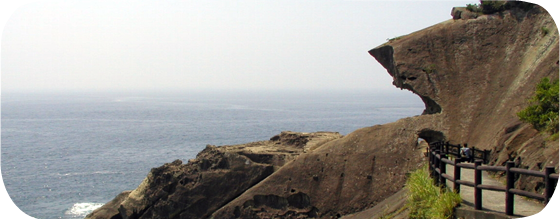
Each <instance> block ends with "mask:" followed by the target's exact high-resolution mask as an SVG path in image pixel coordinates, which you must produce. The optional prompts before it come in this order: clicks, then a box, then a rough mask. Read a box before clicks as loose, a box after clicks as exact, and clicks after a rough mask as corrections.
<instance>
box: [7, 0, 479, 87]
mask: <svg viewBox="0 0 560 219" xmlns="http://www.w3.org/2000/svg"><path fill="white" fill-rule="evenodd" d="M477 2H478V1H476V0H473V1H431V2H430V1H399V2H395V1H342V0H338V1H325V0H321V1H234V0H204V1H203V0H199V1H161V0H159V1H99V0H95V1H72V0H68V1H38V2H33V3H31V4H26V5H23V6H21V7H20V8H18V9H17V10H15V12H14V13H13V14H12V16H11V17H10V18H9V19H8V20H7V22H6V24H5V26H4V29H3V32H2V45H1V59H2V60H1V61H2V63H1V70H2V91H3V92H6V91H16V90H19V91H27V90H38V91H41V90H53V89H54V90H83V89H85V90H115V89H116V90H138V89H143V90H164V89H174V90H176V89H217V88H218V89H246V90H253V89H333V90H338V89H371V88H378V89H395V88H394V87H393V86H392V84H391V81H392V79H391V77H390V76H389V75H388V74H387V73H386V71H385V69H383V68H382V67H381V65H380V64H378V63H377V61H376V60H375V59H374V58H373V57H371V56H370V55H369V54H368V53H367V51H368V50H370V49H372V48H374V47H376V46H378V45H380V44H383V43H385V42H386V41H387V39H388V38H393V37H396V36H400V35H405V34H409V33H411V32H414V31H417V30H420V29H423V28H426V27H428V26H431V25H434V24H437V23H439V22H442V21H445V20H448V19H451V15H450V12H451V9H452V7H453V6H465V5H466V4H467V3H477Z"/></svg>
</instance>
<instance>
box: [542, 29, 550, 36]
mask: <svg viewBox="0 0 560 219" xmlns="http://www.w3.org/2000/svg"><path fill="white" fill-rule="evenodd" d="M541 33H542V35H543V36H546V35H548V33H550V30H549V29H548V28H547V27H541Z"/></svg>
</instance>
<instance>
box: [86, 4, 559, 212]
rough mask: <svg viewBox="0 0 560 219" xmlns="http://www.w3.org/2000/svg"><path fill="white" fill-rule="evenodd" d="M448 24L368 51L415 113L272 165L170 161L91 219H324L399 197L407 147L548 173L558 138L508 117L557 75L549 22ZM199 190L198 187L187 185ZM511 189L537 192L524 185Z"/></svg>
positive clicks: (483, 19) (234, 159)
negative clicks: (457, 149) (435, 146)
mask: <svg viewBox="0 0 560 219" xmlns="http://www.w3.org/2000/svg"><path fill="white" fill-rule="evenodd" d="M456 18H459V19H456V20H449V21H445V22H443V23H440V24H437V25H434V26H432V27H429V28H426V29H423V30H420V31H418V32H415V33H412V34H409V35H407V36H402V37H400V38H398V39H395V40H392V41H390V42H388V43H386V44H384V45H381V46H379V47H377V48H375V49H372V50H371V51H370V54H371V55H372V56H373V57H375V59H377V60H378V61H379V62H380V63H381V64H382V65H383V66H384V67H385V68H386V69H387V71H388V72H389V74H390V75H392V76H393V79H394V82H393V83H394V85H395V86H397V87H399V88H402V89H408V90H410V91H412V92H413V93H415V94H417V95H418V96H420V97H421V98H422V100H423V101H424V103H425V105H426V110H425V111H424V114H423V115H421V116H416V117H411V118H404V119H401V120H399V121H396V122H393V123H389V124H384V125H377V126H373V127H366V128H362V129H359V130H356V131H354V132H353V133H350V134H348V135H347V136H344V137H342V138H334V137H333V138H326V140H320V141H319V142H321V143H320V144H315V145H314V146H303V148H301V145H302V144H300V143H301V142H306V143H304V144H303V145H307V144H308V143H307V142H308V141H306V140H304V141H300V140H296V141H284V142H285V143H287V142H291V143H287V144H288V145H300V147H299V148H300V149H297V150H295V151H296V152H294V153H288V154H290V155H289V156H288V155H286V156H288V157H289V158H287V159H285V160H281V159H280V162H278V163H274V162H276V161H279V157H278V156H276V157H275V158H270V157H269V158H266V157H267V156H262V155H258V154H255V153H253V155H250V156H247V155H244V154H243V153H246V152H247V150H248V148H249V147H248V148H247V149H243V150H239V151H237V152H235V153H234V155H232V154H231V153H230V155H225V154H228V153H227V152H226V151H228V150H229V149H232V147H230V146H226V147H216V148H214V147H209V148H207V149H206V150H205V151H203V152H201V155H199V158H197V159H196V160H193V161H191V162H189V164H187V165H183V164H181V163H180V162H178V161H176V162H174V163H172V164H166V165H164V166H163V167H160V168H156V169H154V170H152V171H151V172H150V174H149V175H148V177H147V178H146V180H145V181H144V182H143V183H142V185H140V186H139V188H137V189H136V190H134V191H132V192H130V194H128V195H127V194H123V195H121V196H118V197H117V198H116V199H115V200H113V201H112V202H110V203H108V204H107V205H106V206H107V207H105V206H104V207H102V208H101V209H99V210H98V211H96V212H113V214H111V217H114V218H205V217H210V218H271V217H285V218H301V217H320V218H335V217H339V216H342V215H346V214H350V213H354V212H358V211H362V210H364V209H367V208H370V207H373V206H375V205H376V204H377V203H379V202H380V201H382V200H383V199H385V198H386V197H389V196H391V195H393V194H395V193H396V192H397V191H399V190H401V189H402V187H403V186H404V182H405V179H406V174H407V173H408V172H410V171H412V170H414V169H417V168H418V167H420V166H422V165H423V164H424V163H425V158H424V156H423V152H424V150H425V148H423V147H421V146H420V145H418V143H417V139H418V138H423V139H426V140H427V141H428V142H431V141H436V140H447V141H450V142H452V143H468V144H469V145H471V146H476V147H478V148H482V149H491V150H493V154H492V163H493V164H502V163H504V162H505V161H507V160H508V159H511V160H513V159H515V160H516V161H518V162H519V163H520V164H521V165H524V166H527V167H529V168H531V169H539V168H542V167H544V166H548V165H553V166H556V167H557V168H558V141H557V140H556V141H555V142H550V141H546V140H545V139H546V137H547V136H545V135H541V134H538V133H537V132H536V131H535V130H534V129H533V128H532V127H531V126H530V125H528V124H523V123H521V122H520V121H519V120H518V119H517V116H516V112H518V111H520V110H521V109H522V108H524V107H526V106H527V99H528V98H529V97H530V96H531V95H532V94H533V91H534V87H535V85H536V84H537V83H538V82H539V81H540V80H541V78H543V77H551V78H554V79H556V78H558V71H559V68H558V57H559V56H558V53H559V50H558V30H557V28H556V25H555V24H554V22H553V20H552V18H551V17H550V16H549V15H548V13H546V11H545V10H544V9H542V8H539V7H538V6H535V7H533V8H532V9H530V10H528V11H525V10H522V9H517V8H514V9H512V10H509V11H504V12H501V13H497V14H493V15H481V16H471V15H469V17H468V18H473V19H466V18H467V17H464V18H465V19H461V16H456ZM543 27H544V28H543ZM545 28H546V29H548V30H549V31H548V33H546V34H545V33H544V31H543V29H545ZM280 139H282V136H278V137H274V138H273V139H271V141H277V142H281V141H280ZM298 142H300V143H298ZM275 144H276V143H274V144H272V145H275ZM228 148H229V149H228ZM261 148H263V147H261ZM264 148H267V147H264ZM296 148H297V147H296ZM304 150H306V153H303V151H304ZM206 156H208V157H206ZM251 156H253V157H254V158H251ZM261 158H262V159H261ZM265 158H266V159H265ZM204 159H206V160H207V161H204ZM224 159H225V160H227V162H225V161H223V160H224ZM291 159H293V160H291ZM247 160H250V161H251V162H250V164H251V165H245V162H246V161H247ZM257 160H259V161H257ZM288 160H291V161H289V162H288ZM273 161H274V162H273ZM203 167H205V168H203ZM226 167H227V168H226ZM189 168H194V169H196V171H198V172H196V171H195V170H194V169H189ZM204 171H206V172H204ZM208 171H210V172H208ZM200 176H202V177H201V178H197V177H200ZM207 176H213V178H212V177H210V178H208V177H207ZM193 177H194V178H193ZM236 177H241V179H242V180H235V179H236ZM261 179H262V180H261ZM521 182H522V183H521ZM199 183H202V184H204V185H205V186H203V187H199V188H196V185H199ZM193 186H194V187H193ZM517 186H518V187H520V188H523V189H526V190H535V189H537V190H538V189H539V186H538V185H537V184H536V183H535V182H534V181H532V180H531V179H530V178H529V179H528V180H519V183H518V185H517ZM147 188H153V189H147ZM209 190H214V191H212V192H210V191H209ZM186 191H188V192H186ZM231 191H235V192H231ZM160 194H162V195H160ZM192 194H196V195H192ZM123 197H124V198H123ZM119 198H120V199H119ZM117 199H118V200H117ZM205 200H206V201H205ZM208 200H211V201H208ZM118 203H120V204H118ZM193 206H194V207H193ZM115 207H116V208H118V209H115ZM111 208H112V209H113V210H111ZM156 209H163V210H156ZM96 212H94V213H92V214H91V215H89V216H88V217H89V218H95V217H98V216H97V215H98V214H97V213H96ZM162 212H169V213H162ZM105 217H107V216H104V217H101V216H100V217H99V218H105Z"/></svg>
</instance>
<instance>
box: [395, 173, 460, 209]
mask: <svg viewBox="0 0 560 219" xmlns="http://www.w3.org/2000/svg"><path fill="white" fill-rule="evenodd" d="M406 188H407V189H408V192H409V194H408V203H407V204H406V206H407V208H408V209H409V210H410V213H409V217H410V218H419V219H423V218H426V219H428V218H439V219H446V218H451V217H452V216H453V209H454V208H455V207H456V206H457V205H458V204H459V203H461V196H460V195H459V194H457V193H454V192H449V191H447V189H441V188H439V187H437V186H435V185H434V180H433V179H432V178H430V176H429V173H428V167H427V165H426V166H424V167H423V168H420V169H418V170H416V171H414V172H413V173H412V174H411V175H410V177H409V178H408V180H407V181H406Z"/></svg>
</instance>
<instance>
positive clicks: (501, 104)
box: [370, 6, 559, 186]
mask: <svg viewBox="0 0 560 219" xmlns="http://www.w3.org/2000/svg"><path fill="white" fill-rule="evenodd" d="M453 12H454V13H456V10H453ZM467 17H468V18H472V17H473V16H472V14H467ZM558 52H559V51H558V29H557V28H556V25H555V23H554V21H553V20H552V18H551V17H550V16H549V15H548V14H547V13H546V11H545V10H544V9H542V8H540V7H538V6H535V7H533V8H532V9H530V10H524V9H520V8H514V9H512V10H509V11H505V12H502V13H496V14H493V15H484V16H478V17H476V18H474V19H464V18H463V19H456V20H449V21H446V22H443V23H441V24H438V25H435V26H432V27H429V28H426V29H424V30H421V31H418V32H416V33H413V34H410V35H408V36H403V37H401V38H400V39H398V40H394V41H393V42H389V43H387V44H385V45H381V46H379V47H377V48H375V49H373V50H371V51H370V54H371V55H372V56H374V57H375V58H376V59H377V60H378V61H379V62H380V63H381V64H382V65H383V66H384V67H385V68H386V69H387V71H388V72H389V74H391V75H392V76H393V79H394V82H393V83H394V85H395V86H397V87H400V88H402V89H408V90H411V91H412V92H414V93H416V94H418V95H419V96H420V97H422V99H423V100H424V102H425V103H426V111H425V112H424V113H425V114H432V115H434V116H436V117H438V118H437V121H434V123H433V124H432V126H434V129H436V130H438V131H440V132H443V133H444V134H445V136H446V138H447V140H449V141H451V142H454V143H469V144H470V145H474V146H477V147H480V148H483V149H492V150H493V152H494V153H493V160H492V162H493V163H495V164H503V163H504V162H505V161H507V160H508V159H511V160H513V159H516V160H517V161H518V163H520V165H522V166H525V167H530V168H532V169H535V168H541V167H542V166H546V165H555V166H558V141H555V142H550V141H544V140H543V139H544V138H545V137H546V136H544V135H540V134H538V133H537V132H536V131H535V130H534V129H533V128H532V127H531V126H530V125H528V124H523V123H521V122H520V121H519V120H518V118H517V116H516V113H517V112H519V111H521V110H522V109H523V108H525V107H526V106H527V99H529V98H530V97H531V96H532V95H533V94H534V90H535V85H536V84H537V83H538V82H539V81H540V80H541V79H542V78H543V77H549V78H553V79H557V78H558ZM521 186H523V185H521Z"/></svg>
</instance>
